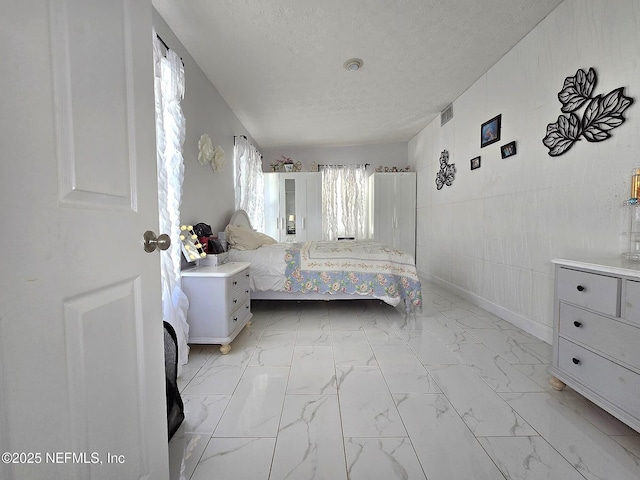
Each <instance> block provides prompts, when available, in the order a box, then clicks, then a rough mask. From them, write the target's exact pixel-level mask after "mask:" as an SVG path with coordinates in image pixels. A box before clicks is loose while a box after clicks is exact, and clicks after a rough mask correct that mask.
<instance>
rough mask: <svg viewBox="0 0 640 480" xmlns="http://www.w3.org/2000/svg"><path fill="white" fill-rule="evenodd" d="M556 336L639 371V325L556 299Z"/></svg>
mask: <svg viewBox="0 0 640 480" xmlns="http://www.w3.org/2000/svg"><path fill="white" fill-rule="evenodd" d="M559 327H560V335H561V336H563V337H569V338H571V339H573V340H576V341H578V342H580V343H582V344H585V345H587V346H589V347H591V348H593V349H595V350H598V351H600V352H603V353H605V354H606V355H608V356H610V357H613V358H615V359H617V360H620V361H622V362H624V363H626V364H628V365H630V366H632V367H634V368H637V369H638V370H640V328H636V327H633V326H631V325H627V324H625V323H622V322H619V321H617V320H613V319H611V318H607V317H603V316H602V315H598V314H596V313H593V312H590V311H587V310H583V309H582V308H578V307H575V306H573V305H569V304H566V303H564V302H560V324H559Z"/></svg>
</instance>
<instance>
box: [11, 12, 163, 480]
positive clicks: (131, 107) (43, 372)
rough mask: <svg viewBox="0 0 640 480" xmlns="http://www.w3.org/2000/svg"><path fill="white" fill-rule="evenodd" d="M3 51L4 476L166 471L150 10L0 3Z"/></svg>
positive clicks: (152, 475)
mask: <svg viewBox="0 0 640 480" xmlns="http://www.w3.org/2000/svg"><path fill="white" fill-rule="evenodd" d="M0 52H1V55H0V58H2V67H0V68H1V69H2V72H1V74H0V92H2V93H1V95H2V97H3V98H2V116H1V119H2V120H1V121H0V132H1V133H0V135H1V144H2V157H3V158H2V163H1V165H2V175H1V176H0V178H1V179H2V180H1V181H2V185H1V187H2V188H0V196H1V197H0V198H1V205H2V207H1V208H2V223H3V226H4V235H3V236H2V237H3V248H2V251H3V254H2V257H1V258H2V265H1V267H2V268H1V269H0V271H1V272H2V273H1V275H2V277H1V278H2V282H1V287H2V288H0V299H1V301H0V305H1V307H0V308H1V309H2V310H1V312H0V357H1V358H0V406H1V410H0V453H1V452H14V456H13V457H3V463H1V464H0V478H2V479H12V480H13V479H21V480H22V479H39V478H47V479H65V480H67V479H83V480H85V479H113V478H123V479H124V478H126V479H143V478H145V479H164V478H168V455H167V426H166V410H165V386H164V358H163V351H164V350H163V333H162V313H161V300H160V281H159V277H160V273H159V272H160V264H159V263H160V257H159V254H158V253H157V252H156V253H153V254H148V253H145V252H144V251H143V249H142V235H143V233H144V231H145V230H154V231H156V233H159V232H157V226H158V211H157V179H156V154H155V130H154V128H155V127H154V100H153V61H152V53H151V52H152V49H151V2H150V1H140V0H50V1H47V0H31V1H26V2H4V5H3V8H2V15H0ZM20 453H23V454H24V455H22V456H20V455H19V454H20ZM16 454H18V455H16ZM7 460H9V461H8V462H7ZM27 462H29V463H27Z"/></svg>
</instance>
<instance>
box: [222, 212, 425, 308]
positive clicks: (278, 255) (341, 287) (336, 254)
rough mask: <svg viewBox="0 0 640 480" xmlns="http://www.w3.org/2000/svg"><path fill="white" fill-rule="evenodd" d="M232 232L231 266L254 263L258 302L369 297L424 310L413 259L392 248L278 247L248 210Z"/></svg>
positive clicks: (350, 244) (349, 244) (348, 244)
mask: <svg viewBox="0 0 640 480" xmlns="http://www.w3.org/2000/svg"><path fill="white" fill-rule="evenodd" d="M226 232H227V241H228V242H229V245H230V248H229V260H231V261H238V262H250V263H251V279H250V286H251V299H252V300H353V299H362V298H363V297H365V298H366V297H368V298H376V299H379V300H382V301H384V302H385V303H388V304H389V305H392V306H397V305H399V304H400V303H401V302H404V304H405V307H406V309H407V310H413V309H420V308H421V306H422V291H421V285H420V279H419V278H418V273H417V270H416V266H415V262H414V260H413V257H412V256H411V255H408V254H406V253H403V252H400V251H398V250H395V249H393V248H390V247H388V246H387V245H384V244H381V243H378V242H375V241H371V240H339V241H334V242H328V241H307V242H304V243H276V242H275V240H273V239H271V238H270V237H267V236H266V235H264V234H261V233H257V232H254V231H253V228H252V226H251V222H250V221H249V218H248V216H247V214H246V213H245V212H244V211H243V210H238V211H236V212H235V213H234V214H233V216H232V217H231V220H230V221H229V226H228V227H227V229H226ZM241 236H242V238H243V240H242V241H241V242H240V241H237V239H238V238H240V237H241ZM244 239H248V240H247V241H245V240H244ZM234 245H235V246H236V247H237V248H234ZM256 245H259V246H257V247H256ZM254 247H255V248H254ZM238 248H241V249H238Z"/></svg>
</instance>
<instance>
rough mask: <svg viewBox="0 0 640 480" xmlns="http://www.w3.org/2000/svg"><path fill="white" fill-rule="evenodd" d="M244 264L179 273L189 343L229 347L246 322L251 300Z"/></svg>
mask: <svg viewBox="0 0 640 480" xmlns="http://www.w3.org/2000/svg"><path fill="white" fill-rule="evenodd" d="M250 266H251V264H250V263H246V262H229V263H225V264H223V265H218V266H199V267H193V268H188V269H185V270H183V271H182V290H183V291H184V293H185V294H186V295H187V298H188V299H189V312H188V313H187V323H188V324H189V343H213V344H221V347H220V351H221V352H222V353H223V354H226V353H229V351H230V350H231V346H230V345H229V344H230V343H231V342H232V341H233V339H234V338H235V337H236V336H237V335H238V334H239V333H240V331H241V330H242V328H243V327H244V326H245V325H247V324H248V323H249V321H250V320H251V317H252V316H253V315H252V313H251V299H250V296H249V295H250V289H249V267H250Z"/></svg>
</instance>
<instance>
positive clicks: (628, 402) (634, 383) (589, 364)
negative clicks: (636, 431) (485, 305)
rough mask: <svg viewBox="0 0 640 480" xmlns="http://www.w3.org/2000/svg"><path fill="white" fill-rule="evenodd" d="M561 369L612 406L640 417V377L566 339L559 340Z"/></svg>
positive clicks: (559, 364) (559, 363)
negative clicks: (617, 406) (597, 393)
mask: <svg viewBox="0 0 640 480" xmlns="http://www.w3.org/2000/svg"><path fill="white" fill-rule="evenodd" d="M558 348H559V350H558V351H559V355H558V367H559V368H560V370H563V371H564V372H566V373H567V374H569V375H571V376H573V377H574V378H576V379H578V380H579V381H580V382H582V383H584V384H586V385H587V386H589V387H591V388H592V389H593V390H594V391H596V392H599V394H600V395H601V396H602V397H604V398H606V399H608V400H610V401H612V402H613V404H615V405H619V406H620V407H621V408H624V410H625V411H626V412H627V413H629V414H631V415H632V416H633V417H635V418H638V417H640V395H638V392H640V375H638V374H637V373H634V372H632V371H631V370H628V369H626V368H624V367H621V366H620V365H617V364H615V363H613V362H611V361H609V360H607V359H606V358H603V357H601V356H599V355H596V354H595V353H593V352H591V351H589V350H587V349H585V348H582V347H580V346H578V345H576V344H574V343H572V342H570V341H568V340H565V339H563V338H561V339H559V340H558Z"/></svg>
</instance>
